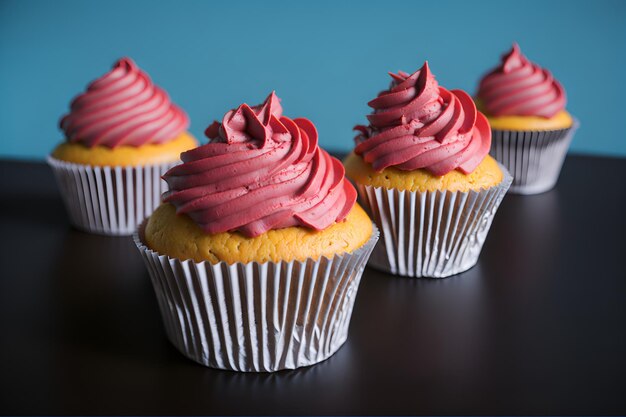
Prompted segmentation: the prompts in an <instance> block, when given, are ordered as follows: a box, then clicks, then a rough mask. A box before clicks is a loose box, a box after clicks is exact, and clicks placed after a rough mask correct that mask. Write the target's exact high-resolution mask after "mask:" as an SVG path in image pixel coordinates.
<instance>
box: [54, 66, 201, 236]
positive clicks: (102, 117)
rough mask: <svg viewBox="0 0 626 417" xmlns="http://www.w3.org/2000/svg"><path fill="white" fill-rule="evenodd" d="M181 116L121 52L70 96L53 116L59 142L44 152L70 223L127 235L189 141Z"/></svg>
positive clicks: (147, 212) (152, 202) (154, 202)
mask: <svg viewBox="0 0 626 417" xmlns="http://www.w3.org/2000/svg"><path fill="white" fill-rule="evenodd" d="M188 126H189V118H188V117H187V115H186V114H185V112H184V111H182V110H181V109H180V108H179V107H177V106H176V105H174V104H173V103H172V102H171V101H170V99H169V97H168V95H167V93H166V92H165V91H163V90H162V89H161V88H159V87H158V86H156V85H154V84H153V83H152V81H151V80H150V77H148V75H147V74H146V73H145V72H143V71H142V70H141V69H139V68H138V67H137V65H135V63H134V62H133V61H132V60H131V59H129V58H122V59H120V60H119V61H117V62H116V63H115V64H114V65H113V69H111V71H109V72H108V73H107V74H105V75H103V76H102V77H100V78H98V79H97V80H95V81H93V82H92V83H91V84H89V86H88V87H87V91H85V92H84V93H82V94H80V95H78V96H77V97H76V98H74V100H73V101H72V103H71V105H70V112H69V113H68V114H66V115H65V116H63V118H61V122H60V127H61V130H63V132H64V133H65V141H64V142H63V143H61V144H60V145H58V146H57V147H56V148H55V149H54V151H53V152H52V154H51V155H50V156H49V157H48V163H49V164H50V166H51V167H52V170H53V171H54V174H55V176H56V179H57V183H58V184H59V188H60V189H61V194H62V196H63V200H64V202H65V205H66V207H67V210H68V212H69V217H70V221H71V223H72V224H73V225H74V226H75V227H77V228H78V229H81V230H84V231H87V232H92V233H99V234H105V235H131V234H132V233H133V232H134V231H135V230H136V229H137V225H138V224H140V223H141V221H142V220H143V219H144V218H145V217H146V216H148V215H150V213H152V211H153V210H154V209H155V208H156V207H157V206H158V205H159V203H160V197H161V193H162V192H164V191H165V187H166V184H165V182H164V181H163V180H162V179H161V176H162V175H163V174H164V173H165V172H166V171H167V170H168V169H169V168H170V167H172V166H173V165H175V164H176V163H179V162H180V153H181V152H183V151H186V150H188V149H191V148H194V147H195V146H197V142H196V140H195V139H194V138H193V137H192V136H191V135H190V134H189V133H188V132H187V131H186V130H187V127H188Z"/></svg>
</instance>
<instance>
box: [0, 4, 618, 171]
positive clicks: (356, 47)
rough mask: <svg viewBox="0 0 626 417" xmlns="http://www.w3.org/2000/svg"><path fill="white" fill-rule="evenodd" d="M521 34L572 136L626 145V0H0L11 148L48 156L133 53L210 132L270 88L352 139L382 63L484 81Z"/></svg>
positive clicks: (328, 143) (6, 141)
mask: <svg viewBox="0 0 626 417" xmlns="http://www.w3.org/2000/svg"><path fill="white" fill-rule="evenodd" d="M514 40H516V41H518V42H519V44H520V45H521V48H522V51H523V52H524V53H525V54H526V55H527V56H528V57H529V58H530V59H531V60H533V61H535V62H537V63H539V64H540V65H542V66H545V67H547V68H549V69H550V70H551V71H552V72H553V73H554V75H555V76H556V77H557V78H558V79H559V80H560V81H561V82H562V84H563V85H564V86H565V89H566V91H567V94H568V106H567V108H568V110H569V111H570V112H571V113H572V114H574V115H575V116H576V117H578V118H579V119H580V121H581V128H580V130H579V132H578V134H577V135H576V137H575V139H574V142H573V144H572V148H571V149H572V151H575V152H579V153H581V152H584V153H594V154H608V155H621V156H626V137H625V136H624V134H623V123H624V121H625V119H626V117H625V115H624V110H625V106H624V104H623V100H624V97H626V83H625V81H624V79H625V75H624V68H626V53H625V52H626V51H625V47H624V43H625V40H626V1H549V0H542V1H536V0H525V1H511V2H508V1H482V2H477V1H437V2H433V1H419V2H418V1H413V2H410V1H408V2H407V1H405V2H382V1H380V0H379V1H359V2H356V1H314V2H313V1H310V2H295V1H291V2H287V1H285V2H282V1H266V2H247V1H242V0H239V1H236V2H235V1H231V2H227V1H218V2H209V1H147V0H146V1H143V0H142V1H139V0H136V1H106V2H104V1H102V2H95V1H7V0H0V156H1V157H19V158H35V159H42V158H44V157H45V155H46V154H47V153H48V152H50V150H51V149H52V148H53V147H54V146H55V145H56V144H57V143H58V142H59V141H61V140H62V134H61V132H60V131H59V129H58V127H57V124H58V119H59V117H60V116H61V115H62V114H63V113H65V112H66V111H67V109H68V105H69V101H70V99H71V98H72V97H73V96H75V95H76V94H78V93H79V92H81V91H82V90H83V89H84V88H85V86H86V85H87V83H88V82H89V81H91V80H92V79H94V78H96V77H98V76H100V75H102V74H103V73H105V72H106V71H107V70H108V69H109V68H110V66H111V64H112V63H113V62H114V61H115V60H116V59H117V58H119V57H121V56H124V55H128V56H130V57H132V58H133V59H135V61H136V62H137V63H138V65H139V66H140V67H141V68H143V69H144V70H146V71H147V72H148V73H149V74H150V75H151V77H152V79H153V80H154V81H155V82H156V83H157V84H159V85H161V86H162V87H163V88H165V90H167V91H168V92H169V94H170V96H171V97H172V98H173V100H174V101H175V102H176V103H178V104H179V105H180V106H181V107H183V108H184V109H185V110H186V111H187V112H188V113H189V115H190V117H191V131H192V133H194V134H195V135H196V136H197V137H199V138H200V137H202V138H203V139H204V137H203V136H202V132H203V130H204V128H205V127H206V126H207V125H208V124H209V123H210V122H211V121H212V120H214V119H221V117H222V115H223V114H224V112H225V111H226V110H228V109H230V108H232V107H235V106H236V105H238V104H240V103H241V102H244V101H245V102H248V103H250V104H256V103H259V102H260V101H261V100H263V99H264V98H265V96H266V95H267V94H268V93H269V92H270V91H271V90H273V89H275V90H276V91H277V94H278V95H279V97H281V98H282V104H283V107H284V109H285V114H286V115H289V116H292V117H296V116H303V117H307V118H309V119H311V120H312V121H313V122H314V123H315V124H316V125H317V127H318V130H319V131H320V142H321V144H322V145H323V146H324V147H326V148H327V149H330V150H344V151H345V150H348V149H350V148H351V147H352V137H353V133H352V127H353V126H354V125H355V124H357V123H362V122H364V121H365V114H366V113H367V112H368V107H367V105H366V103H367V101H368V100H370V99H371V98H373V97H374V96H375V95H376V93H377V92H378V91H380V90H382V89H383V88H385V87H386V86H387V85H388V82H389V77H388V76H387V71H396V70H399V69H402V70H404V71H407V72H413V71H415V70H416V69H418V68H419V67H420V66H421V65H422V63H423V61H424V60H426V59H428V60H429V63H430V66H431V69H432V71H433V72H434V74H435V75H436V76H437V79H438V80H439V82H440V83H441V84H442V85H443V86H445V87H447V88H462V89H465V90H467V91H468V92H470V93H472V94H473V93H474V91H475V87H476V83H477V81H478V79H479V78H480V76H481V75H482V74H483V73H484V72H485V71H486V70H487V69H489V68H490V67H492V66H494V65H495V64H496V63H497V62H498V59H499V56H500V54H502V53H503V52H505V51H506V50H507V49H508V48H509V47H510V45H511V43H512V42H513V41H514Z"/></svg>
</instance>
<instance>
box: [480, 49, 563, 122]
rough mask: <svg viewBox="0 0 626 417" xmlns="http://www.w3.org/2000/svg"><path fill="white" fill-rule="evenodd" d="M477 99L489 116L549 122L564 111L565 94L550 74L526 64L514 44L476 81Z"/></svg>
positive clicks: (529, 63) (526, 61)
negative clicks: (536, 119) (543, 118)
mask: <svg viewBox="0 0 626 417" xmlns="http://www.w3.org/2000/svg"><path fill="white" fill-rule="evenodd" d="M477 96H478V99H479V100H480V101H481V103H482V105H483V106H484V109H485V111H487V112H488V113H489V114H491V115H493V116H540V117H546V118H550V117H552V116H554V115H556V114H557V113H558V112H560V111H562V110H563V109H565V102H566V98H565V91H564V90H563V87H562V86H561V84H560V83H559V82H558V81H557V80H556V79H554V77H553V76H552V74H551V73H550V71H548V70H547V69H543V68H541V67H540V66H539V65H537V64H534V63H532V62H530V61H529V60H528V59H527V58H526V57H525V56H524V55H523V54H522V53H521V51H520V49H519V46H518V45H517V44H516V43H515V44H513V47H512V48H511V50H510V51H509V52H508V53H506V54H504V55H502V61H501V62H500V65H498V66H497V67H496V68H494V69H493V70H491V71H490V72H489V73H487V74H486V75H485V76H484V77H483V79H482V80H481V81H480V85H479V87H478V94H477Z"/></svg>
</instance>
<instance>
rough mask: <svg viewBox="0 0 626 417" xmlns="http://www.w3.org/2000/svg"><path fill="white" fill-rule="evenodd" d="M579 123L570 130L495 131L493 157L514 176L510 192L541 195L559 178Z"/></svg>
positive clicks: (575, 123) (493, 130)
mask: <svg viewBox="0 0 626 417" xmlns="http://www.w3.org/2000/svg"><path fill="white" fill-rule="evenodd" d="M578 126H579V123H578V120H574V123H573V125H572V126H571V127H570V128H568V129H558V130H546V131H513V130H496V129H492V139H491V150H490V151H489V153H490V154H491V156H493V157H494V158H495V159H496V160H497V161H498V162H500V163H501V164H503V165H504V166H505V167H506V168H507V169H508V170H509V172H510V173H511V175H512V176H513V183H512V184H511V189H510V190H509V192H511V193H516V194H539V193H543V192H545V191H548V190H550V189H552V188H553V187H554V186H555V185H556V182H557V180H558V178H559V174H560V173H561V167H562V166H563V161H564V160H565V155H566V154H567V149H568V148H569V145H570V142H571V141H572V138H573V137H574V133H575V132H576V130H577V129H578Z"/></svg>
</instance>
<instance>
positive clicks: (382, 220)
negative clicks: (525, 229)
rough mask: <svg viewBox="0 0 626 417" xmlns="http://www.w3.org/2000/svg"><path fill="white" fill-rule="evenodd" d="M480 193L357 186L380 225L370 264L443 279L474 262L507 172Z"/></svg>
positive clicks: (503, 191)
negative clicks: (497, 181) (497, 182)
mask: <svg viewBox="0 0 626 417" xmlns="http://www.w3.org/2000/svg"><path fill="white" fill-rule="evenodd" d="M500 169H501V170H502V172H503V174H504V177H503V179H502V181H500V183H499V184H498V185H495V186H493V187H489V188H485V189H481V190H478V191H468V192H461V191H455V192H453V191H429V192H419V191H403V190H397V189H391V188H383V187H373V186H369V185H362V184H357V189H358V191H359V196H360V200H361V202H362V203H363V205H364V206H365V207H366V209H367V210H368V212H369V213H370V215H371V216H372V218H373V219H374V221H375V222H376V224H377V225H378V227H379V229H380V240H379V242H378V244H377V245H376V247H375V248H374V250H373V252H372V255H371V257H370V260H369V265H370V266H373V267H374V268H376V269H379V270H382V271H385V272H389V273H391V274H395V275H400V276H406V277H416V278H422V277H428V278H444V277H448V276H450V275H455V274H458V273H461V272H463V271H466V270H468V269H470V268H471V267H472V266H474V265H475V264H476V262H477V261H478V256H479V255H480V251H481V249H482V246H483V243H484V242H485V238H486V237H487V232H488V231H489V227H490V226H491V222H492V221H493V217H494V215H495V213H496V211H497V209H498V206H499V205H500V202H501V201H502V198H504V195H505V194H506V191H507V190H508V188H509V186H510V185H511V181H512V178H511V175H510V174H509V173H508V171H507V170H506V169H505V168H504V167H502V166H500Z"/></svg>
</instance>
